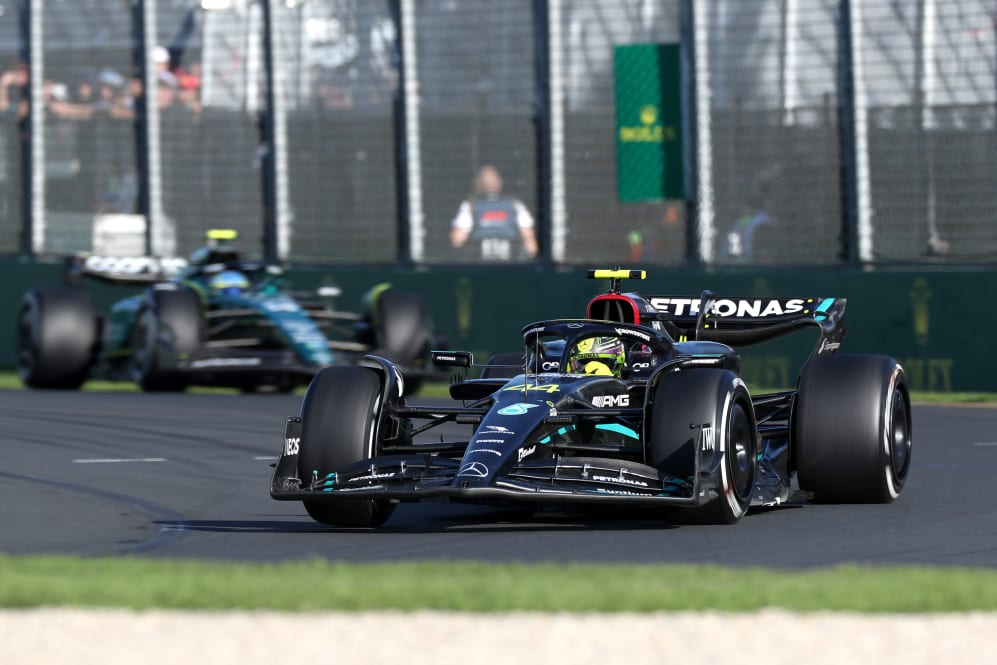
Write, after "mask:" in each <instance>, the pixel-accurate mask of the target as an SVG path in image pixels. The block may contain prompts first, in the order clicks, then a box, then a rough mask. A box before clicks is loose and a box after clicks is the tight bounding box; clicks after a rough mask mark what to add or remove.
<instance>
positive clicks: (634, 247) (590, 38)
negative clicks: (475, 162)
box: [551, 0, 686, 265]
mask: <svg viewBox="0 0 997 665" xmlns="http://www.w3.org/2000/svg"><path fill="white" fill-rule="evenodd" d="M678 8H679V2H678V1H677V0H667V1H665V2H656V3H649V2H643V1H641V0H625V1H623V2H620V1H619V0H584V1H581V2H562V3H561V18H562V20H561V22H560V25H551V30H552V31H554V30H557V31H560V35H559V40H558V41H560V43H561V44H562V45H563V49H562V52H561V53H555V54H553V56H552V57H553V58H559V59H560V60H561V71H562V73H563V80H560V81H557V80H555V81H553V82H552V83H553V85H559V86H561V87H562V90H563V92H564V100H565V101H564V125H565V127H564V155H565V182H564V185H565V210H566V215H567V234H566V237H565V254H564V260H565V262H566V263H571V264H578V265H608V264H610V263H614V264H615V263H627V262H633V263H640V264H652V263H657V264H668V263H676V262H679V261H682V260H683V258H684V256H685V242H686V240H685V237H686V231H685V205H684V203H683V202H681V201H656V202H646V203H644V202H642V203H620V202H619V199H618V197H617V191H616V130H615V124H616V119H615V106H614V92H613V91H614V72H613V47H614V46H619V45H624V44H640V43H661V42H673V43H674V42H678V41H679V13H678ZM555 64H556V63H555ZM555 140H556V139H555Z"/></svg>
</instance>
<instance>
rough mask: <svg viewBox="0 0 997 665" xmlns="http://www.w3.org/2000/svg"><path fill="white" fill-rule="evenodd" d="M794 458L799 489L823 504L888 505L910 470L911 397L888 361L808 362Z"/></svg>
mask: <svg viewBox="0 0 997 665" xmlns="http://www.w3.org/2000/svg"><path fill="white" fill-rule="evenodd" d="M792 437H793V439H792V452H793V456H794V460H795V465H796V471H797V481H798V482H799V485H800V489H802V490H805V491H809V492H813V495H814V499H815V500H817V501H820V502H825V503H889V502H891V501H893V500H894V499H896V498H897V497H899V496H900V491H901V490H902V489H903V486H904V482H905V481H906V480H907V472H908V471H909V469H910V456H911V447H912V445H911V444H912V438H911V411H910V395H909V393H908V390H907V380H906V377H905V376H904V371H903V368H902V367H901V366H900V364H899V363H898V362H897V361H896V360H894V359H893V358H888V357H886V356H876V355H859V354H841V355H827V356H818V357H816V358H813V359H812V360H811V361H810V362H809V363H807V366H806V368H804V371H803V375H802V376H801V377H800V388H799V394H798V395H797V398H796V406H795V409H794V413H793V434H792Z"/></svg>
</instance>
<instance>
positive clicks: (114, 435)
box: [0, 391, 997, 568]
mask: <svg viewBox="0 0 997 665" xmlns="http://www.w3.org/2000/svg"><path fill="white" fill-rule="evenodd" d="M413 401H419V400H413ZM299 406H300V397H294V396H283V395H246V396H238V395H203V394H202V395H194V394H180V395H148V394H140V393H72V392H34V391H0V433H2V434H0V442H2V443H0V450H2V462H0V553H5V554H28V553H49V554H71V555H85V556H96V555H104V556H113V555H124V554H132V555H139V556H143V557H152V558H187V559H189V558H195V559H205V560H240V561H267V562H276V561H285V560H295V559H303V558H315V557H321V558H326V559H330V560H347V561H358V562H359V561H409V560H456V559H462V560H466V559H474V560H484V561H502V562H539V561H561V562H564V561H572V562H602V563H623V562H626V563H676V562H683V563H719V564H726V565H735V566H738V565H753V566H770V567H784V568H802V567H811V566H826V565H834V564H841V563H862V564H872V565H898V564H931V565H946V566H948V565H951V566H955V565H960V566H988V567H994V566H997V503H995V502H994V500H993V488H994V481H993V479H994V477H995V476H997V410H995V409H990V408H972V407H947V406H920V405H916V406H915V407H914V409H913V418H914V451H913V458H912V467H911V472H910V476H909V478H908V481H907V486H906V488H905V489H904V492H903V495H902V496H901V497H900V499H899V500H897V501H896V502H895V503H893V504H888V505H865V506H844V505H842V506H838V505H817V504H811V503H808V502H807V501H806V500H805V499H803V498H797V499H795V500H794V501H793V502H791V503H790V504H788V505H786V506H782V507H779V508H774V509H762V510H753V511H752V512H751V513H749V515H747V516H746V517H745V518H744V519H742V520H741V522H740V523H739V524H738V525H735V526H669V525H667V524H665V523H663V522H662V521H661V520H659V519H657V518H656V517H655V515H653V514H649V513H647V512H643V513H633V512H624V511H608V512H598V513H593V512H587V513H581V514H557V513H553V514H537V513H534V512H532V511H530V510H525V511H524V510H522V509H520V510H512V509H507V508H496V507H488V506H468V505H461V504H451V503H443V502H429V503H421V504H403V505H401V506H399V508H398V510H396V511H395V514H394V516H393V517H392V518H391V519H390V520H389V521H388V522H387V523H386V524H385V525H384V526H383V527H382V528H380V529H377V530H368V529H355V530H350V529H333V528H329V527H325V526H323V525H320V524H317V523H315V522H313V521H312V520H311V519H310V518H309V517H308V516H307V514H306V513H305V511H304V509H303V508H302V507H301V505H300V504H298V503H292V502H277V501H273V500H271V499H270V496H269V493H268V488H269V482H270V475H271V472H272V469H271V467H270V464H272V463H273V462H274V459H275V456H276V455H277V454H278V452H279V450H280V447H281V444H282V433H283V421H284V417H285V416H289V415H295V414H296V413H297V412H298V409H299ZM455 427H456V426H455Z"/></svg>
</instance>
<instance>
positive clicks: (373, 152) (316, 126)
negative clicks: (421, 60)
mask: <svg viewBox="0 0 997 665" xmlns="http://www.w3.org/2000/svg"><path fill="white" fill-rule="evenodd" d="M274 6H275V9H276V12H275V16H274V41H275V53H276V54H277V57H278V60H277V61H276V62H275V63H274V65H275V79H276V81H277V87H276V91H277V94H279V95H280V96H281V100H282V102H283V104H284V107H285V109H286V122H287V124H286V127H287V130H286V131H287V165H286V171H285V173H284V174H283V175H284V177H286V178H287V183H288V197H289V204H290V205H289V207H290V210H289V213H290V216H291V219H290V229H291V230H290V243H289V247H290V256H291V258H292V259H293V260H294V261H298V262H306V263H308V262H311V263H320V262H328V261H337V262H339V261H342V262H349V263H368V262H381V263H386V262H392V261H394V260H395V259H396V258H397V256H398V223H399V222H398V211H397V200H398V199H397V183H396V176H395V163H396V162H395V154H396V141H395V124H394V99H395V94H396V92H397V87H398V80H399V72H398V49H397V45H398V41H397V34H398V31H397V29H396V26H395V22H394V20H393V18H392V16H391V12H390V10H389V3H388V2H386V1H385V0H367V1H362V0H354V1H352V2H346V1H342V0H339V1H337V0H311V1H310V2H301V3H274Z"/></svg>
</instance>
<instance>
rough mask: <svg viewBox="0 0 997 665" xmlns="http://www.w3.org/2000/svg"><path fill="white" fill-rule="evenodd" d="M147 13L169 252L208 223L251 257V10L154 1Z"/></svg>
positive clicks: (258, 231)
mask: <svg viewBox="0 0 997 665" xmlns="http://www.w3.org/2000/svg"><path fill="white" fill-rule="evenodd" d="M156 10H157V11H156V36H155V39H150V40H149V41H150V43H149V47H150V48H152V49H153V57H152V61H153V67H154V69H155V72H154V77H155V80H156V90H155V102H156V105H157V107H158V113H159V145H160V162H159V163H160V169H161V196H162V214H163V216H162V217H159V218H158V222H159V223H162V224H165V225H166V227H167V229H169V231H170V232H172V235H174V237H175V245H174V253H176V254H177V255H181V256H183V255H186V254H189V253H190V252H191V251H192V250H194V249H195V248H197V247H199V246H201V245H202V244H204V232H205V230H206V229H207V228H209V227H210V228H216V227H223V228H231V229H235V230H237V231H239V233H240V236H241V239H240V241H239V246H240V248H241V249H242V250H243V251H245V252H246V253H247V254H249V255H259V254H260V253H261V251H260V248H261V247H262V229H263V200H262V193H261V192H262V190H261V171H260V154H259V144H260V130H259V120H260V117H259V113H260V110H261V108H262V100H263V92H262V82H263V69H262V68H263V55H262V26H263V18H262V10H261V7H260V5H259V3H245V2H236V3H232V4H231V6H229V7H228V8H224V9H217V10H207V9H202V8H201V3H190V2H177V1H175V0H159V1H158V2H157V3H156ZM152 131H155V129H153V130H152ZM167 235H171V233H167Z"/></svg>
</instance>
